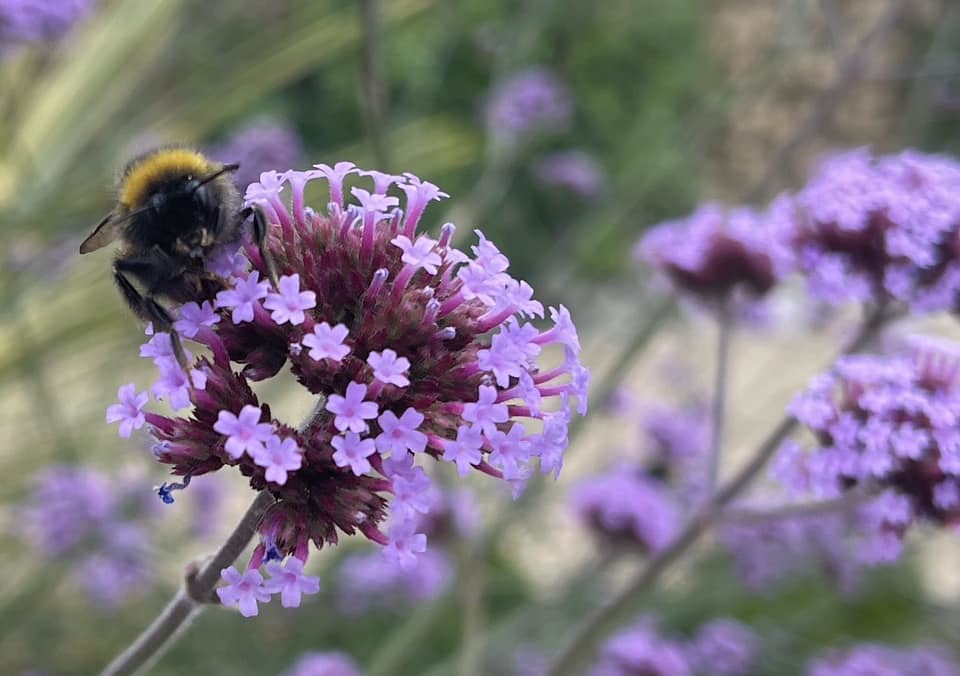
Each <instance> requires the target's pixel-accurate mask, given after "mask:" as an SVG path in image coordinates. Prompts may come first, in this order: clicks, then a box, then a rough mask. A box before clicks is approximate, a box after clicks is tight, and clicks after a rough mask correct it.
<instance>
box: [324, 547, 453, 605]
mask: <svg viewBox="0 0 960 676" xmlns="http://www.w3.org/2000/svg"><path fill="white" fill-rule="evenodd" d="M337 578H338V580H337V607H338V608H339V609H340V610H341V611H343V612H345V613H350V614H357V613H362V612H366V611H367V610H368V609H370V608H374V607H376V608H389V609H393V610H400V609H403V608H409V607H411V606H414V605H417V604H419V603H423V602H424V601H429V600H431V599H435V598H437V597H439V596H440V595H441V594H443V593H444V592H446V590H447V589H448V588H449V586H450V582H451V581H452V580H453V566H452V564H451V563H450V559H449V557H448V556H447V555H446V554H445V553H444V552H442V551H440V550H439V549H437V548H435V547H431V548H430V549H428V550H427V551H426V552H424V553H422V554H420V555H418V556H417V559H416V563H415V564H414V566H413V567H412V568H410V569H409V570H402V569H400V568H399V567H397V566H395V565H393V564H392V563H390V562H389V561H387V560H386V559H384V557H383V556H382V555H380V553H379V552H370V553H368V554H351V555H349V556H347V557H345V558H344V559H343V561H342V562H341V563H340V568H339V571H338V573H337Z"/></svg>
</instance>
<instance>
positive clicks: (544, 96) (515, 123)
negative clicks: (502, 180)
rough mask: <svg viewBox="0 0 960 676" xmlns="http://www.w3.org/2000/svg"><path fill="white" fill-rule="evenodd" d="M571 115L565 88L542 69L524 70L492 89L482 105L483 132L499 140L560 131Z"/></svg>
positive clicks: (570, 105) (571, 107) (557, 79)
mask: <svg viewBox="0 0 960 676" xmlns="http://www.w3.org/2000/svg"><path fill="white" fill-rule="evenodd" d="M572 114H573V100H572V98H571V94H570V91H569V90H568V89H567V87H566V85H564V84H563V83H562V82H561V81H560V79H559V78H558V77H557V76H556V75H555V74H554V73H553V72H552V71H550V70H548V69H546V68H528V69H527V70H522V71H519V72H516V73H514V74H512V75H511V76H509V77H508V78H506V79H505V80H503V81H501V82H498V83H496V84H495V85H494V86H493V88H492V90H491V91H490V94H489V97H488V99H487V105H486V124H487V131H488V132H489V133H490V134H492V135H493V136H494V137H497V138H499V139H501V140H503V141H512V140H517V139H520V138H523V137H525V136H529V135H531V134H533V133H535V132H540V131H563V130H565V129H566V128H567V126H568V125H569V124H570V118H571V116H572Z"/></svg>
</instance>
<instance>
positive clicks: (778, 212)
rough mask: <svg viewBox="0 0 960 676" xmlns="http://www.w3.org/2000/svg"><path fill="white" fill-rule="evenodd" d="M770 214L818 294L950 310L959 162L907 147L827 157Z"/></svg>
mask: <svg viewBox="0 0 960 676" xmlns="http://www.w3.org/2000/svg"><path fill="white" fill-rule="evenodd" d="M771 219H772V221H773V222H775V223H776V224H777V225H776V226H775V227H777V228H779V229H781V230H782V232H783V236H784V238H785V241H786V243H787V244H788V245H789V246H790V247H792V248H793V249H794V250H795V251H796V263H797V267H798V268H799V270H800V271H801V272H803V274H804V275H806V277H807V279H808V284H809V289H810V292H811V294H812V295H813V296H815V297H816V298H818V299H821V300H823V301H826V302H828V303H831V304H839V303H842V302H845V301H859V302H870V303H883V302H887V301H891V300H897V301H903V302H905V303H907V304H909V306H910V307H911V309H912V310H914V311H918V312H931V311H937V310H944V309H952V308H953V307H955V305H956V302H957V293H958V290H960V259H958V254H960V164H957V163H956V162H955V161H953V160H951V159H948V158H946V157H940V156H935V155H924V154H922V153H918V152H913V151H906V152H903V153H901V154H899V155H892V156H886V157H874V156H873V155H872V154H871V153H870V151H869V150H867V149H859V150H854V151H849V152H844V153H839V154H836V155H833V156H831V157H829V158H827V159H826V160H825V161H824V162H823V163H822V164H821V165H820V167H819V169H818V170H817V172H816V174H815V175H814V176H813V178H811V180H810V181H809V182H808V183H807V185H806V186H805V187H804V188H803V189H802V190H800V191H799V192H798V193H796V194H793V195H785V196H783V197H781V198H779V199H778V200H777V201H776V202H775V203H774V205H773V206H772V207H771Z"/></svg>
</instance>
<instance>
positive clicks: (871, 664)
mask: <svg viewBox="0 0 960 676" xmlns="http://www.w3.org/2000/svg"><path fill="white" fill-rule="evenodd" d="M805 673H806V674H807V676H853V675H859V674H864V675H866V674H870V675H871V676H872V675H874V674H875V675H876V676H887V674H889V676H901V675H902V674H910V675H911V676H912V675H914V674H916V676H958V674H960V663H958V662H957V661H956V660H955V659H954V658H953V657H951V656H950V655H949V654H948V653H947V651H945V650H943V649H942V648H939V647H933V646H926V647H916V648H895V647H893V646H886V645H880V644H876V643H861V644H858V645H855V646H853V647H851V648H847V649H846V650H828V651H825V653H824V654H822V655H820V656H817V657H815V658H814V659H813V660H811V662H810V664H808V665H807V670H806V672H805Z"/></svg>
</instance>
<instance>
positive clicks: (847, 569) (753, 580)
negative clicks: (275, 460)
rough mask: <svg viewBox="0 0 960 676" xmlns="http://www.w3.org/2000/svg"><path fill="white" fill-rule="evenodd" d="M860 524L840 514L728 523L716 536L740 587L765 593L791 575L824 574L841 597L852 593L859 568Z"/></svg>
mask: <svg viewBox="0 0 960 676" xmlns="http://www.w3.org/2000/svg"><path fill="white" fill-rule="evenodd" d="M782 506H783V505H782V504H779V505H776V507H782ZM771 507H774V506H771ZM757 509H760V508H759V507H758V508H757ZM858 523H859V522H858V520H857V518H856V515H852V516H847V515H844V514H842V513H839V512H838V513H832V514H817V515H804V516H793V517H782V518H776V519H773V518H772V519H769V520H760V521H757V522H744V523H738V522H736V521H731V522H729V523H726V524H724V526H723V528H722V529H721V530H720V542H721V543H722V544H723V545H724V546H725V547H726V548H727V549H728V550H729V552H730V554H731V555H732V556H733V559H734V565H735V568H736V572H737V576H738V577H739V578H740V580H741V582H743V584H745V585H747V586H748V587H750V588H752V589H755V590H765V589H769V588H771V587H773V586H774V585H776V584H777V583H779V582H781V581H782V580H784V579H786V578H788V577H789V576H790V575H791V574H795V573H802V572H804V571H809V570H824V571H826V573H827V575H828V576H830V578H832V580H833V581H834V582H835V583H836V585H837V587H838V588H839V589H840V590H841V591H851V590H852V589H853V588H854V587H855V586H856V583H857V582H858V578H857V573H858V572H859V570H860V568H861V566H862V565H863V561H862V560H860V558H859V557H858V552H859V546H860V544H861V541H860V535H861V533H860V528H859V525H858Z"/></svg>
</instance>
